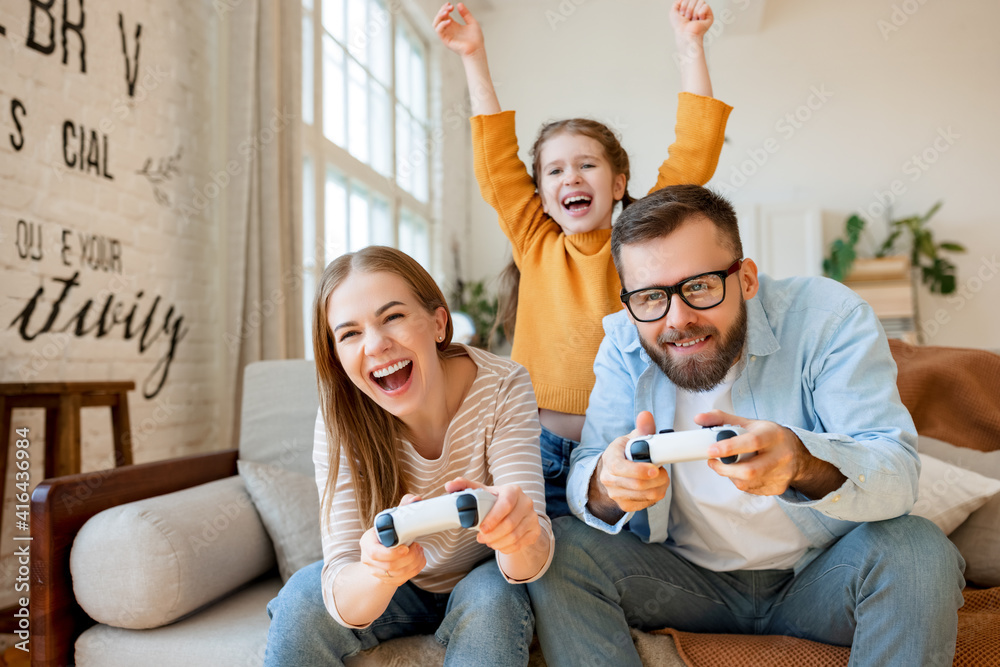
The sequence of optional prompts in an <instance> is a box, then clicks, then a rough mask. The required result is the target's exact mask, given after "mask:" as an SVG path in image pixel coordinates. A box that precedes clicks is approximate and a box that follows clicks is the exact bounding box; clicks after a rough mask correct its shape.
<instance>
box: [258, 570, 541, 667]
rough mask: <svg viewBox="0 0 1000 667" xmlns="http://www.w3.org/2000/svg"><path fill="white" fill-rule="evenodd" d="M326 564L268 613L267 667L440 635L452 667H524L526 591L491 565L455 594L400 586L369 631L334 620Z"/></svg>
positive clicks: (299, 575) (528, 619) (303, 664)
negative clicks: (324, 584) (324, 578)
mask: <svg viewBox="0 0 1000 667" xmlns="http://www.w3.org/2000/svg"><path fill="white" fill-rule="evenodd" d="M322 569H323V561H317V562H315V563H313V564H312V565H307V566H306V567H304V568H302V569H301V570H299V571H298V572H296V573H295V574H294V575H292V577H291V578H290V579H289V580H288V581H287V582H286V583H285V585H284V587H283V588H282V589H281V591H280V592H279V593H278V597H276V598H274V599H273V600H271V602H269V603H268V605H267V613H268V615H269V616H270V617H271V628H270V630H269V631H268V635H267V651H266V652H265V655H264V664H265V665H266V666H267V667H311V666H312V665H316V666H317V667H318V666H323V667H328V666H330V665H343V664H344V659H345V658H349V657H351V656H353V655H356V654H357V653H358V652H359V651H364V650H366V649H370V648H373V647H375V646H376V645H378V644H379V643H380V642H383V641H386V640H388V639H393V638H395V637H406V636H411V635H419V634H433V635H434V636H435V638H436V639H437V640H438V641H439V642H440V643H441V644H442V645H443V646H445V665H447V666H449V667H452V666H456V667H457V666H458V665H462V666H467V665H497V666H498V667H499V666H503V667H507V666H510V667H514V666H517V667H524V665H527V664H528V650H529V647H530V645H531V640H532V637H533V635H534V617H533V616H532V613H531V603H530V602H529V600H528V593H527V590H526V589H525V586H524V585H513V584H509V583H507V581H506V580H505V579H504V578H503V575H501V574H500V569H499V568H498V567H497V563H496V559H495V558H490V559H489V560H487V561H484V562H482V563H481V564H479V565H478V566H476V567H475V569H473V570H472V571H471V572H469V574H467V575H466V576H465V578H463V579H462V580H461V581H460V582H459V583H458V585H457V586H455V588H454V590H452V592H451V594H443V593H429V592H427V591H424V590H422V589H420V588H418V587H416V586H414V585H413V584H410V583H407V584H404V585H403V586H401V587H400V588H399V589H398V590H397V591H396V594H395V595H394V596H393V598H392V601H391V602H390V603H389V606H388V608H387V609H386V610H385V612H384V613H383V614H382V615H381V616H380V617H379V618H378V619H377V620H376V621H375V622H374V623H372V624H371V625H370V626H368V627H367V628H364V629H363V630H352V629H350V628H345V627H344V626H342V625H340V624H339V623H337V622H336V621H335V620H333V617H332V616H330V613H329V612H328V611H327V610H326V607H325V606H324V604H323V593H322V589H321V584H320V572H321V571H322Z"/></svg>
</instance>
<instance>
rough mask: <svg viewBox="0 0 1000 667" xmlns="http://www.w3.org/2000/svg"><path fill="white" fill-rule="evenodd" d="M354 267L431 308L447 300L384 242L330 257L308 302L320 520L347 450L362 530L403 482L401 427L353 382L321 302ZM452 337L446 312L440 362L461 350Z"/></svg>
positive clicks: (326, 514)
mask: <svg viewBox="0 0 1000 667" xmlns="http://www.w3.org/2000/svg"><path fill="white" fill-rule="evenodd" d="M355 271H364V272H367V273H378V272H386V273H392V274H394V275H397V276H399V277H400V278H402V279H403V280H404V281H406V283H407V284H408V285H409V286H410V289H411V290H412V291H413V294H414V296H416V298H417V300H418V301H419V302H420V305H421V306H423V308H425V309H426V310H427V312H429V313H434V312H436V311H437V309H438V308H444V309H445V310H446V311H447V310H448V303H447V301H446V300H445V298H444V294H442V293H441V289H440V288H439V287H438V286H437V283H435V282H434V279H433V278H431V276H430V274H428V273H427V271H425V270H424V268H423V267H422V266H420V264H419V263H418V262H417V261H416V260H414V259H413V258H412V257H410V256H409V255H407V254H406V253H404V252H401V251H399V250H396V249H395V248H388V247H385V246H369V247H367V248H364V249H362V250H359V251H357V252H353V253H347V254H344V255H341V256H340V257H338V258H337V259H335V260H333V261H332V262H330V264H329V265H328V266H327V267H326V270H325V271H324V272H323V277H322V278H321V279H320V283H319V288H318V289H317V291H316V301H315V303H314V305H313V354H314V356H315V358H316V382H317V385H318V387H319V402H320V409H321V411H322V414H323V422H324V424H326V439H327V447H328V450H327V451H328V455H329V459H330V474H329V475H328V476H327V479H326V488H325V489H324V491H323V514H322V516H323V521H324V525H326V524H328V522H329V521H330V513H331V508H332V505H333V491H334V488H335V485H336V482H337V475H338V474H339V472H340V452H341V448H342V447H343V448H346V452H347V460H348V462H349V464H350V467H351V476H352V477H353V479H354V488H355V493H356V496H357V504H358V512H359V514H360V516H361V521H362V524H363V525H364V526H365V528H368V527H370V526H371V525H372V522H373V521H374V519H375V515H376V514H378V513H379V512H380V511H382V510H384V509H387V508H389V507H395V506H396V505H398V504H399V501H400V500H401V499H402V497H403V494H404V493H406V489H407V481H406V479H404V475H403V472H402V468H401V466H400V462H399V450H398V442H399V439H400V437H401V436H404V435H405V434H406V427H405V425H404V424H403V423H402V422H401V421H400V420H399V419H398V418H397V417H395V416H394V415H392V414H391V413H389V412H387V411H386V410H384V409H383V408H382V407H380V406H379V405H378V404H377V403H375V401H373V400H372V399H371V398H369V397H368V396H367V395H365V393H364V392H362V391H361V390H360V389H359V388H358V387H357V386H355V384H354V383H353V382H352V381H351V379H350V378H349V377H348V375H347V372H346V371H345V370H344V367H343V365H342V364H341V362H340V359H338V358H337V353H336V348H335V346H334V339H333V334H332V332H331V331H330V325H329V323H328V322H329V314H330V313H329V310H328V308H327V305H328V302H329V300H330V295H331V294H333V291H334V290H336V289H337V287H338V286H340V284H341V283H342V282H343V281H344V280H345V279H346V278H347V277H348V276H349V275H351V274H352V273H353V272H355ZM451 336H452V323H451V313H450V312H449V313H448V323H447V325H446V328H445V336H444V340H442V341H440V342H438V343H437V349H438V356H439V357H440V358H441V359H445V358H448V357H452V356H455V355H457V354H460V353H461V348H459V347H458V346H452V345H451Z"/></svg>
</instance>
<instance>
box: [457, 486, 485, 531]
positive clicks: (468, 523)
mask: <svg viewBox="0 0 1000 667" xmlns="http://www.w3.org/2000/svg"><path fill="white" fill-rule="evenodd" d="M455 507H456V508H457V509H458V523H460V524H461V526H462V528H474V527H475V526H476V524H477V523H479V509H478V508H479V503H478V502H476V497H475V496H474V495H472V494H471V493H465V494H462V495H461V496H459V497H458V498H456V499H455Z"/></svg>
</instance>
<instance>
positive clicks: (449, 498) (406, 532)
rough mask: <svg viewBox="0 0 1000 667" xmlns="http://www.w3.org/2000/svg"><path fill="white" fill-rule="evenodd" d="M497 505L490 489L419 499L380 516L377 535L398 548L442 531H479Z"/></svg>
mask: <svg viewBox="0 0 1000 667" xmlns="http://www.w3.org/2000/svg"><path fill="white" fill-rule="evenodd" d="M495 502H496V496H494V495H493V494H492V493H490V492H489V491H487V490H486V489H465V490H463V491H456V492H455V493H449V494H448V495H445V496H438V497H437V498H430V499H428V500H418V501H416V502H412V503H410V504H408V505H400V506H399V507H394V508H392V509H388V510H383V511H381V512H379V513H378V514H376V515H375V532H376V533H377V534H378V539H379V542H381V543H382V545H383V546H386V547H395V546H398V545H400V544H411V543H412V542H413V541H414V540H416V539H417V538H420V537H424V536H425V535H431V534H432V533H439V532H441V531H442V530H452V529H456V528H478V527H479V524H480V523H482V521H483V519H484V518H486V515H487V514H488V513H489V511H490V509H492V508H493V503H495Z"/></svg>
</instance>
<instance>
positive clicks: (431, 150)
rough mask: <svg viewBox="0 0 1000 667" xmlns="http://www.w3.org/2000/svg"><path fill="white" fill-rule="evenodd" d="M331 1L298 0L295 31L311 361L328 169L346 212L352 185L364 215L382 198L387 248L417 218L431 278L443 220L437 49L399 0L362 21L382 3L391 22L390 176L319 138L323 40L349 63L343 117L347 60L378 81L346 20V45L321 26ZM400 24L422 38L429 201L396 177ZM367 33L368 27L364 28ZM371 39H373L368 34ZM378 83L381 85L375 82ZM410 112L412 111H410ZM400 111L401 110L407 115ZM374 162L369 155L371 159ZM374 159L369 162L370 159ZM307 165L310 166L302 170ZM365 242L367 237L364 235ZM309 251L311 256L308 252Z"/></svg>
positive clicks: (327, 255) (368, 0)
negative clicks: (361, 194)
mask: <svg viewBox="0 0 1000 667" xmlns="http://www.w3.org/2000/svg"><path fill="white" fill-rule="evenodd" d="M331 1H333V0H302V1H301V2H300V3H299V7H300V10H301V17H302V18H301V20H300V29H301V30H302V31H303V40H302V41H303V49H302V53H300V54H299V57H300V58H302V63H303V72H302V77H303V90H302V95H303V110H304V112H303V118H302V121H301V123H300V126H301V141H302V165H301V166H302V169H303V186H302V192H301V193H300V196H302V198H303V200H302V201H303V207H302V214H303V220H302V221H300V224H301V225H302V228H303V244H302V245H303V267H302V271H303V279H304V282H303V287H304V290H303V291H304V294H303V305H304V309H305V322H306V326H305V327H304V329H305V339H306V340H305V349H306V358H312V357H313V355H312V335H311V327H310V323H311V321H312V301H313V299H314V296H315V288H316V285H318V283H319V279H320V277H321V276H322V273H323V270H324V269H325V267H326V264H327V263H328V262H329V261H330V260H332V259H333V258H334V257H335V256H337V255H334V254H332V252H331V251H332V249H331V248H330V243H331V241H330V240H328V239H327V238H326V233H325V230H326V227H327V222H326V209H327V202H326V185H327V172H328V171H329V170H331V169H332V170H334V171H335V172H336V173H337V174H338V175H339V177H340V178H341V179H342V180H343V182H344V183H346V184H347V188H346V193H345V196H346V199H347V209H348V210H349V209H350V207H351V192H352V189H353V187H354V185H355V184H357V185H358V186H361V187H362V188H363V189H364V190H365V191H366V192H367V194H368V202H369V210H371V209H372V203H373V201H374V198H376V197H377V198H379V199H383V200H385V201H387V202H388V213H389V227H390V230H391V234H390V235H391V243H390V245H392V246H393V247H399V244H400V239H401V236H403V235H402V234H401V226H402V225H403V224H405V223H406V221H407V219H408V218H414V217H415V218H416V219H418V220H419V221H421V222H423V223H424V224H425V225H426V228H425V232H426V237H427V247H426V256H425V257H424V258H423V259H424V262H423V263H424V266H425V268H426V269H427V270H428V271H430V272H431V274H432V275H433V274H434V273H435V270H434V269H435V268H436V267H437V266H438V264H439V262H440V258H439V256H438V255H439V253H438V248H437V245H438V244H437V240H438V237H439V234H440V226H441V221H440V220H439V215H438V208H439V207H438V199H439V198H440V194H439V192H438V188H437V187H436V183H435V179H434V177H433V172H434V170H433V166H434V162H435V160H437V159H439V156H438V155H437V154H436V153H437V152H438V151H439V150H440V146H439V145H437V144H436V143H435V142H434V141H433V140H432V137H433V134H434V131H435V129H434V128H435V120H434V119H435V118H436V113H435V112H436V109H435V106H436V103H437V101H438V100H439V99H440V90H438V89H437V88H436V87H439V86H440V82H439V81H438V80H437V79H436V78H435V76H434V74H435V73H434V71H433V68H432V65H433V63H432V59H433V57H434V50H433V47H432V42H431V37H432V35H431V34H429V33H428V32H427V31H426V30H422V29H421V27H420V24H418V22H417V21H414V20H413V15H414V12H411V11H408V10H407V9H406V8H404V7H403V6H402V5H401V3H400V2H398V1H397V0H364V2H365V5H366V7H367V8H368V9H367V13H366V15H367V19H368V20H367V21H366V23H365V28H366V29H367V28H368V26H372V25H377V24H376V23H373V21H377V17H373V14H372V12H371V5H372V4H373V3H375V2H380V4H381V6H382V9H383V11H385V13H386V15H387V17H388V24H387V25H381V27H380V29H382V30H389V31H390V34H389V38H388V40H387V41H388V43H389V54H388V56H387V58H388V63H389V65H388V67H389V82H388V85H387V86H386V89H387V91H388V96H389V97H388V107H389V108H388V132H389V153H390V158H389V159H390V165H389V170H388V171H389V175H388V176H387V175H384V174H382V173H380V172H379V171H378V170H377V169H376V168H375V167H373V166H372V165H370V164H366V163H365V162H364V161H362V160H361V159H359V158H357V157H355V156H354V155H352V154H351V153H350V151H349V150H348V149H347V148H345V147H342V146H340V145H338V144H337V143H335V142H334V141H332V140H331V139H329V138H327V136H326V134H325V133H324V117H323V113H324V106H323V53H324V42H325V36H326V35H329V37H330V38H332V39H333V40H334V43H335V46H336V48H340V49H341V53H342V54H343V58H345V59H347V62H345V64H344V68H343V72H344V74H343V76H342V80H341V83H342V85H343V86H344V94H343V97H342V99H343V100H345V101H346V103H345V104H344V105H343V113H344V114H348V113H349V107H350V104H351V101H350V98H348V97H347V89H348V87H349V86H350V80H349V79H350V75H349V68H350V65H349V63H350V62H351V61H353V62H355V63H357V64H358V65H360V66H361V67H363V68H364V71H365V73H366V75H367V77H368V78H366V81H367V82H369V84H368V85H372V84H371V83H370V82H372V81H373V80H374V81H376V82H377V81H378V80H379V79H378V77H377V76H376V75H375V73H374V71H373V70H374V68H372V67H370V66H369V65H365V64H363V63H360V62H359V61H358V60H357V59H356V58H355V56H354V54H353V53H352V52H351V40H352V38H353V36H352V35H350V34H348V32H349V31H350V27H349V26H348V25H347V22H346V19H345V21H344V31H345V35H344V37H345V43H341V42H340V40H338V39H337V38H336V37H335V36H333V35H331V34H330V33H328V32H327V31H326V28H325V27H324V26H323V21H322V12H323V6H324V4H325V3H327V2H331ZM341 1H342V2H343V4H344V6H345V9H344V11H345V16H346V12H347V6H348V4H349V3H350V2H351V0H341ZM307 18H308V19H310V24H309V25H310V28H311V40H308V41H311V50H312V53H311V67H310V68H309V69H307V68H306V54H305V44H306V42H307V39H308V38H307V37H306V35H305V28H306V19H307ZM401 25H404V26H405V30H406V32H407V33H408V36H409V38H410V39H414V40H419V42H420V44H421V47H422V48H421V51H422V54H423V85H424V98H423V102H424V104H425V105H426V109H425V114H424V118H423V119H418V120H419V121H420V122H422V124H423V129H424V135H423V136H424V138H425V145H424V153H423V165H422V167H421V168H422V169H423V170H424V171H425V174H424V176H423V181H424V183H425V184H426V194H427V201H421V200H420V199H419V198H418V197H417V196H415V195H414V194H413V193H411V192H409V191H408V190H406V189H405V188H404V187H403V186H402V185H400V182H399V181H400V179H399V168H400V164H401V160H403V159H405V157H406V156H401V155H400V154H399V146H398V143H397V139H398V137H397V122H398V119H397V114H398V106H399V105H401V104H402V101H401V100H400V98H399V96H398V94H397V91H398V89H399V87H400V86H399V84H400V82H398V81H397V77H398V76H399V72H398V71H397V35H398V34H399V31H400V26H401ZM366 31H367V30H366ZM368 38H369V39H370V38H371V35H370V34H369V35H368ZM307 75H311V82H312V85H311V88H312V92H311V96H312V101H311V111H312V123H308V122H306V118H307V114H306V113H305V106H306V100H305V94H306V86H307V85H308V84H307V82H306V77H307ZM374 85H378V83H374ZM372 97H373V95H372V93H371V92H370V90H369V91H368V92H367V93H366V95H365V103H366V105H368V110H367V114H366V115H367V117H368V118H369V119H370V118H371V116H372V106H373V105H371V103H370V101H371V99H372ZM410 111H412V110H410ZM404 113H405V112H404ZM348 122H349V117H348V118H345V120H344V123H345V131H346V132H347V135H346V136H345V144H348V145H349V144H350V138H349V136H350V135H349V128H348V127H347V123H348ZM371 136H372V135H369V137H368V140H369V142H370V141H371ZM418 150H419V149H417V148H415V149H414V151H411V155H413V154H414V153H415V152H416V151H418ZM370 152H371V146H370V145H369V153H370ZM369 157H371V156H369ZM372 161H373V160H372ZM307 165H309V166H310V167H311V168H309V167H307ZM309 178H311V185H312V187H311V194H312V197H313V199H312V201H307V198H308V196H309V194H310V188H309V186H308V185H307V184H306V182H305V181H306V179H309ZM309 211H312V212H313V215H314V218H315V219H314V223H313V225H312V226H311V228H312V230H313V231H314V236H313V238H309V235H307V234H306V231H307V228H308V227H309V226H308V225H307V224H306V222H305V216H306V215H307V213H308V212H309ZM354 224H355V223H354V222H353V221H352V220H350V218H349V217H348V218H347V225H346V226H347V230H346V231H345V234H344V238H346V239H347V241H346V247H344V248H342V250H343V251H346V250H348V249H350V248H351V246H352V245H353V244H352V243H351V240H350V228H351V227H352V226H353V225H354ZM372 232H373V230H372V226H371V225H369V229H368V233H369V234H371V233H372ZM369 238H370V237H369ZM310 248H311V250H312V252H311V253H310V252H309V250H310Z"/></svg>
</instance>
